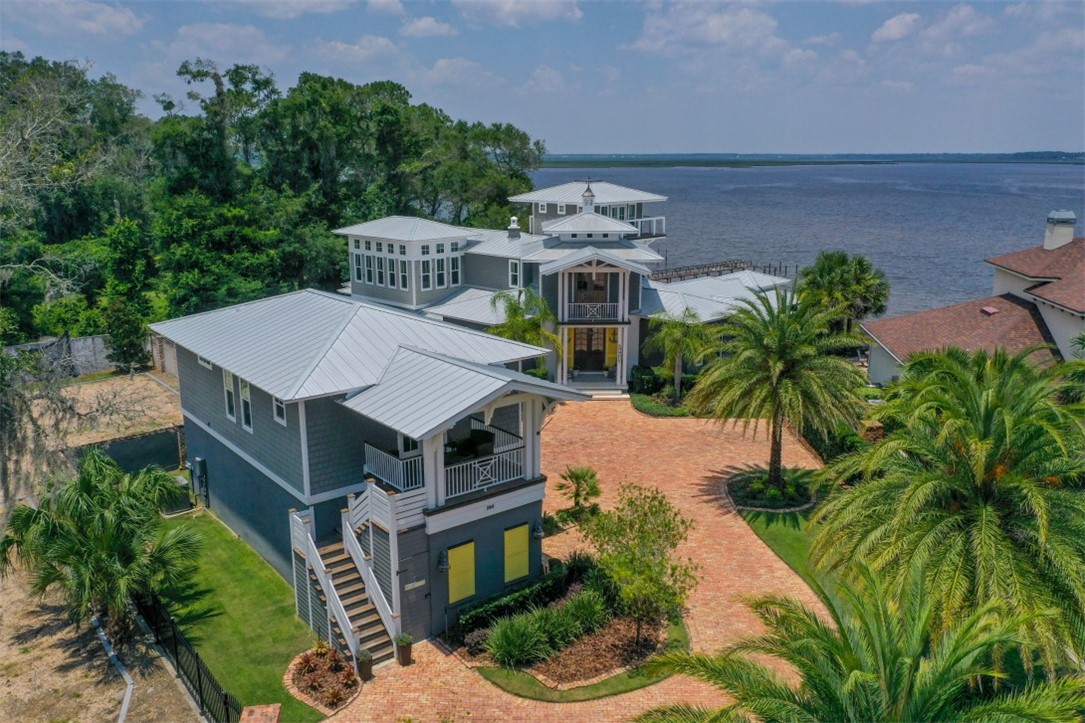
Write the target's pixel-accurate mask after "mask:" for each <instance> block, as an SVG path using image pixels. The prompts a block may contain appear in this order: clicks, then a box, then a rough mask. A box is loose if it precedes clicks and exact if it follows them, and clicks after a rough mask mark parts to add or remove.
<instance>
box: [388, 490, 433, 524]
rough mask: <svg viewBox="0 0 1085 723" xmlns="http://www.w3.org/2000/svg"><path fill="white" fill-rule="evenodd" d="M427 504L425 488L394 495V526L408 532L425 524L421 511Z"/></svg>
mask: <svg viewBox="0 0 1085 723" xmlns="http://www.w3.org/2000/svg"><path fill="white" fill-rule="evenodd" d="M427 504H428V503H427V496H426V489H425V487H423V488H422V489H418V490H413V491H411V492H406V493H401V494H398V495H396V526H397V527H398V528H399V529H400V530H409V529H412V528H415V527H419V526H421V525H424V524H426V518H425V516H424V515H423V514H422V511H423V510H424V509H425V508H426V506H427Z"/></svg>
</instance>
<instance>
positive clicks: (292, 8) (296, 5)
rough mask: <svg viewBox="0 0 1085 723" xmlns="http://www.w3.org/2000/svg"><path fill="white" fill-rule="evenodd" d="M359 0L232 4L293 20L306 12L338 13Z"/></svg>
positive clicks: (274, 0)
mask: <svg viewBox="0 0 1085 723" xmlns="http://www.w3.org/2000/svg"><path fill="white" fill-rule="evenodd" d="M356 3H357V0H230V3H229V4H230V5H235V4H239V5H242V6H250V7H251V8H252V9H253V11H254V12H256V13H259V14H260V15H263V16H264V17H266V18H274V19H276V20H291V19H293V18H297V17H301V16H302V15H305V14H306V13H321V14H327V13H337V12H339V11H340V10H346V9H347V8H349V7H350V6H351V5H355V4H356Z"/></svg>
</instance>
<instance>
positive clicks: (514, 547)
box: [505, 525, 530, 582]
mask: <svg viewBox="0 0 1085 723" xmlns="http://www.w3.org/2000/svg"><path fill="white" fill-rule="evenodd" d="M528 539H529V538H528V528H527V525H520V526H519V527H513V528H512V529H509V530H505V582H512V581H513V580H519V579H520V578H521V577H527V573H528V560H529V554H530V553H529V552H528Z"/></svg>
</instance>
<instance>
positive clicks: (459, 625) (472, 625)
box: [445, 560, 568, 645]
mask: <svg viewBox="0 0 1085 723" xmlns="http://www.w3.org/2000/svg"><path fill="white" fill-rule="evenodd" d="M565 577H566V574H565V566H564V565H562V564H560V561H558V560H555V561H553V562H552V563H551V567H550V572H549V573H548V574H546V575H545V576H544V577H543V579H542V580H541V581H540V582H537V583H534V584H533V585H528V586H527V587H524V588H521V589H519V590H516V591H514V592H511V593H509V594H508V595H504V596H502V597H499V598H497V599H495V600H490V601H489V602H485V603H482V604H481V605H477V606H475V607H472V608H468V609H467V610H464V611H463V612H462V613H460V615H459V618H458V619H457V620H456V625H455V626H453V627H452V628H450V629H449V630H448V632H447V633H446V634H445V637H446V638H447V639H448V641H449V642H450V643H452V644H454V645H458V644H460V643H462V642H464V637H465V636H466V635H467V634H468V633H471V632H473V631H475V630H478V629H480V628H485V627H487V626H488V625H490V623H492V622H493V621H494V620H497V619H498V618H501V617H507V616H510V615H515V614H517V613H521V612H523V611H524V610H528V609H530V608H532V607H539V606H543V605H549V604H550V603H552V602H553V601H555V600H558V599H560V598H561V597H562V596H564V595H565V590H566V589H567V588H568V585H567V584H566V580H565Z"/></svg>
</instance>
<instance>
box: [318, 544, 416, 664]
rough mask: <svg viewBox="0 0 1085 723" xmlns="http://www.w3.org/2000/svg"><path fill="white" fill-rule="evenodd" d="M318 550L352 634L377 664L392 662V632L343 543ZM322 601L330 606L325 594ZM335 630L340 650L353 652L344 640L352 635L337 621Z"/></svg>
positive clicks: (332, 625) (325, 546)
mask: <svg viewBox="0 0 1085 723" xmlns="http://www.w3.org/2000/svg"><path fill="white" fill-rule="evenodd" d="M317 549H318V551H319V552H320V559H321V560H323V562H324V567H325V568H327V570H328V574H329V575H330V576H331V579H332V585H333V586H334V587H335V592H336V594H338V595H339V600H340V601H341V602H342V603H343V607H344V608H345V609H346V611H347V616H348V617H349V618H350V627H351V629H350V631H349V634H350V635H353V636H355V637H356V638H357V639H358V642H359V643H360V644H361V648H364V649H366V650H368V651H369V652H370V654H371V655H372V656H373V664H374V665H376V664H378V663H383V662H384V661H386V660H391V659H392V658H393V657H395V652H396V651H395V646H394V645H393V644H392V639H391V637H389V636H388V631H387V630H385V629H384V624H383V623H382V622H381V619H380V615H378V614H377V608H376V607H374V605H373V602H372V601H371V600H370V599H369V595H368V594H367V593H366V589H365V582H363V581H362V575H361V573H360V572H358V568H357V566H356V565H355V564H354V560H352V559H351V557H350V555H349V554H347V551H346V550H344V549H343V542H342V540H340V541H338V542H330V543H328V544H326V545H324V546H322V547H319V548H317ZM314 580H315V577H314ZM320 599H321V601H322V602H323V603H324V604H325V605H327V602H328V601H327V600H326V599H325V597H324V595H323V593H321V595H320ZM331 627H332V635H334V636H336V638H337V642H338V645H339V647H340V649H342V650H349V649H350V648H349V647H348V646H347V641H346V638H345V637H344V635H346V634H348V633H347V632H346V631H344V630H342V629H341V628H340V627H339V625H338V624H337V623H336V621H335V618H332V624H331Z"/></svg>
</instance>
